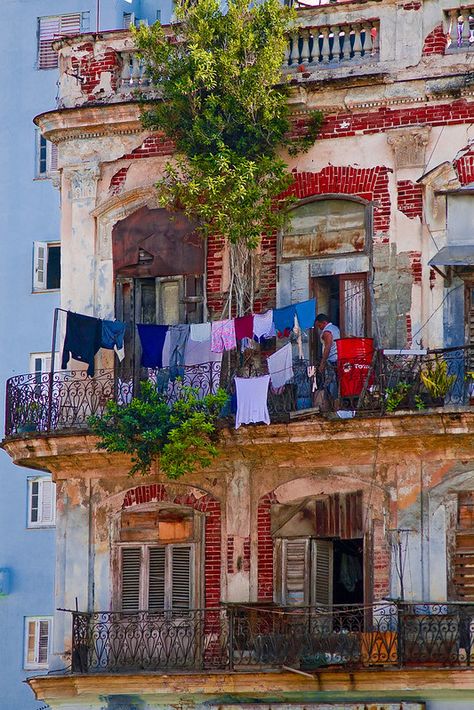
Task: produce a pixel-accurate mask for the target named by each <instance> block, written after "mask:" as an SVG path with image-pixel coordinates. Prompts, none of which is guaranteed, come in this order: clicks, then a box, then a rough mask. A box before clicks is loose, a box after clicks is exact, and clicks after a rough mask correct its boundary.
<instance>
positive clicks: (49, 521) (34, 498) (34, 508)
mask: <svg viewBox="0 0 474 710" xmlns="http://www.w3.org/2000/svg"><path fill="white" fill-rule="evenodd" d="M55 513H56V484H54V483H53V482H52V480H51V479H50V478H49V477H48V476H38V477H36V478H30V479H28V527H29V528H46V527H52V526H53V525H54V523H55V518H56V516H55Z"/></svg>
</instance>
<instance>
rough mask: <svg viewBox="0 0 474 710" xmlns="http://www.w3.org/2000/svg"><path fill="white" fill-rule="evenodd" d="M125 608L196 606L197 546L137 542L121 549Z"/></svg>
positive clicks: (121, 573)
mask: <svg viewBox="0 0 474 710" xmlns="http://www.w3.org/2000/svg"><path fill="white" fill-rule="evenodd" d="M120 557H121V559H120V563H121V569H120V578H121V589H120V603H121V609H122V611H128V612H133V611H138V610H147V611H152V612H158V611H164V610H172V611H185V610H188V609H191V608H193V604H194V599H193V589H194V584H193V568H194V545H160V546H157V545H139V546H138V545H137V546H133V547H128V546H127V547H121V550H120Z"/></svg>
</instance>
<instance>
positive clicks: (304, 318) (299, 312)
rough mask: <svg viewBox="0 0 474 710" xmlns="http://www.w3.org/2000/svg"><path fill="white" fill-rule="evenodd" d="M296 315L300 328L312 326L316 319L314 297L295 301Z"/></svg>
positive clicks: (305, 328) (304, 328)
mask: <svg viewBox="0 0 474 710" xmlns="http://www.w3.org/2000/svg"><path fill="white" fill-rule="evenodd" d="M295 310H296V317H297V318H298V324H299V326H300V328H301V330H307V329H308V328H312V327H313V326H314V321H315V320H316V299H315V298H310V300H309V301H301V303H295Z"/></svg>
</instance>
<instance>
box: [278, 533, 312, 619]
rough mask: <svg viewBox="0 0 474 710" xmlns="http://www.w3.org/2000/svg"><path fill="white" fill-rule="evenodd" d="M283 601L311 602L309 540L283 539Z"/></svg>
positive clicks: (288, 603)
mask: <svg viewBox="0 0 474 710" xmlns="http://www.w3.org/2000/svg"><path fill="white" fill-rule="evenodd" d="M282 543H283V544H282V603H283V604H284V605H285V606H304V605H306V604H309V594H308V592H309V585H308V581H309V580H308V573H309V540H301V539H300V540H283V541H282Z"/></svg>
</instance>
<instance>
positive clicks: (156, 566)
mask: <svg viewBox="0 0 474 710" xmlns="http://www.w3.org/2000/svg"><path fill="white" fill-rule="evenodd" d="M148 554H149V563H148V611H162V610H163V609H164V608H165V565H166V549H165V548H164V547H150V548H149V551H148Z"/></svg>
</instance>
